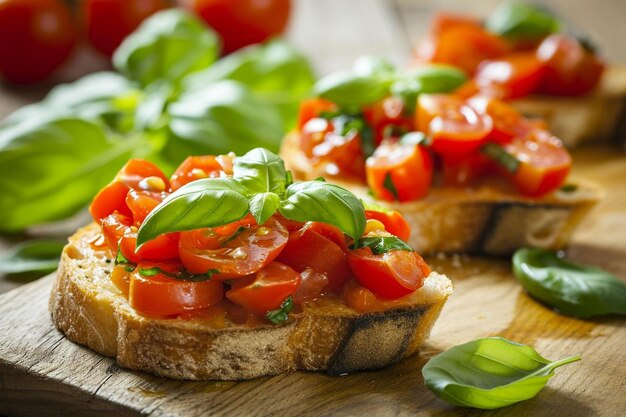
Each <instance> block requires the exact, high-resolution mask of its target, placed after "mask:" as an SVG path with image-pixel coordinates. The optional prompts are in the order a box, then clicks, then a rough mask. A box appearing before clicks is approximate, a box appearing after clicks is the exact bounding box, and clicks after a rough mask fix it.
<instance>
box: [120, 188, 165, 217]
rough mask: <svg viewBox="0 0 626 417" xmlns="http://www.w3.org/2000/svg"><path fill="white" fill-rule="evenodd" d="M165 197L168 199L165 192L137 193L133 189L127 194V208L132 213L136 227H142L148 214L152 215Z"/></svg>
mask: <svg viewBox="0 0 626 417" xmlns="http://www.w3.org/2000/svg"><path fill="white" fill-rule="evenodd" d="M165 197H167V193H164V192H155V191H137V190H133V189H131V190H130V191H128V193H127V194H126V206H128V208H129V209H130V211H131V212H132V215H133V221H134V224H135V225H136V226H139V225H141V223H143V221H144V220H145V219H146V217H147V216H148V214H150V212H151V211H152V210H154V208H155V207H156V206H158V205H159V203H160V202H161V201H163V199H164V198H165Z"/></svg>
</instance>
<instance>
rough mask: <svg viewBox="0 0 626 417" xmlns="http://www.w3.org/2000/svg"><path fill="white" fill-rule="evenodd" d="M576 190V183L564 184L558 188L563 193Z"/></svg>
mask: <svg viewBox="0 0 626 417" xmlns="http://www.w3.org/2000/svg"><path fill="white" fill-rule="evenodd" d="M576 190H578V185H576V184H565V185H563V186H561V188H559V191H562V192H564V193H573V192H574V191H576Z"/></svg>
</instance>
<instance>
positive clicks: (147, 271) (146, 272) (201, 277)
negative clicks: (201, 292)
mask: <svg viewBox="0 0 626 417" xmlns="http://www.w3.org/2000/svg"><path fill="white" fill-rule="evenodd" d="M219 272H220V271H218V270H217V269H209V270H208V271H207V272H206V273H204V274H190V273H189V272H187V271H185V270H182V271H180V272H178V273H171V272H167V271H165V270H163V269H161V268H159V267H158V266H153V267H152V268H139V275H141V276H142V277H153V276H155V275H159V274H161V275H165V276H166V277H168V278H173V279H176V280H179V281H191V282H202V281H209V280H210V279H211V278H213V275H214V274H219Z"/></svg>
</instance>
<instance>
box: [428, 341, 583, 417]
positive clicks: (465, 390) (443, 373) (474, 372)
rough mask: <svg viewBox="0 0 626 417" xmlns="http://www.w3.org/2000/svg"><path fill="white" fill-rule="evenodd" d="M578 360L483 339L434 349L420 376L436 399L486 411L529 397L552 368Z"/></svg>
mask: <svg viewBox="0 0 626 417" xmlns="http://www.w3.org/2000/svg"><path fill="white" fill-rule="evenodd" d="M578 360H580V355H575V356H572V357H569V358H566V359H562V360H559V361H556V362H552V361H550V360H548V359H545V358H544V357H542V356H541V355H539V354H538V353H537V352H536V351H535V350H534V349H532V348H531V347H529V346H525V345H522V344H519V343H515V342H511V341H509V340H506V339H503V338H500V337H488V338H484V339H478V340H474V341H472V342H469V343H465V344H463V345H459V346H455V347H453V348H452V349H449V350H447V351H445V352H443V353H440V354H439V355H437V356H435V357H434V358H432V359H431V360H429V361H428V363H426V365H425V366H424V368H422V374H423V376H424V381H425V383H426V386H427V387H428V388H429V389H430V390H431V391H432V392H434V393H435V394H436V395H437V396H438V397H439V398H441V399H442V400H444V401H446V402H449V403H450V404H455V405H460V406H462V407H474V408H481V409H486V410H491V409H495V408H501V407H506V406H508V405H511V404H515V403H517V402H520V401H524V400H528V399H530V398H532V397H534V396H535V395H537V393H538V392H539V391H540V390H541V389H542V388H543V387H544V386H545V384H546V383H547V382H548V380H549V379H550V378H551V377H552V376H553V375H554V370H555V369H556V368H558V367H559V366H563V365H566V364H568V363H571V362H575V361H578Z"/></svg>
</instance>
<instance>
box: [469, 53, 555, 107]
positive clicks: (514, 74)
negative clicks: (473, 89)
mask: <svg viewBox="0 0 626 417" xmlns="http://www.w3.org/2000/svg"><path fill="white" fill-rule="evenodd" d="M544 74H545V66H544V64H543V62H541V61H540V60H539V59H537V57H536V56H535V53H534V52H517V53H514V54H509V55H506V56H503V57H500V58H498V59H495V60H490V61H485V62H482V63H481V64H480V65H479V66H478V70H477V71H476V76H475V77H474V79H475V80H476V84H477V85H478V87H479V88H480V89H481V91H484V92H486V93H487V94H489V95H492V96H494V97H498V98H506V99H512V98H517V97H524V96H527V95H529V94H532V93H534V92H536V91H537V88H538V86H539V84H540V83H541V81H542V79H543V76H544Z"/></svg>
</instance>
